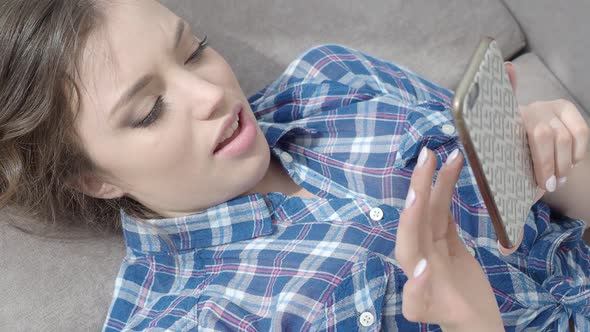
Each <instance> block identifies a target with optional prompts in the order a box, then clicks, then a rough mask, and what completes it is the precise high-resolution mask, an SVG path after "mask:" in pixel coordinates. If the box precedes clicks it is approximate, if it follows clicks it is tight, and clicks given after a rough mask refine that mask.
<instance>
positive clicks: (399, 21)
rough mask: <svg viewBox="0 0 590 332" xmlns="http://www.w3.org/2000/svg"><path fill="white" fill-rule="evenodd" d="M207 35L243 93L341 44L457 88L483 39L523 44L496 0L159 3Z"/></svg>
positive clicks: (513, 47)
mask: <svg viewBox="0 0 590 332" xmlns="http://www.w3.org/2000/svg"><path fill="white" fill-rule="evenodd" d="M162 2H163V3H165V4H167V5H169V7H170V8H172V9H174V10H175V11H176V12H178V13H180V14H181V15H182V16H183V17H184V18H186V19H187V20H188V21H189V22H192V23H194V29H195V33H201V34H202V33H206V34H207V35H208V36H209V38H210V41H211V46H212V47H214V48H215V49H217V50H218V51H220V53H221V54H222V55H223V56H225V57H226V59H227V60H228V62H229V63H230V64H232V65H233V68H234V71H235V72H236V76H237V77H238V79H239V81H240V83H241V85H242V88H243V89H244V91H245V92H246V94H251V93H253V92H255V91H257V90H258V89H260V88H262V87H263V86H264V85H265V84H266V83H268V82H269V81H270V80H271V79H272V78H274V77H276V76H277V75H279V74H280V73H281V71H282V70H283V69H284V67H285V66H286V65H287V64H288V63H289V62H290V61H291V60H292V59H293V58H294V57H295V56H296V55H297V54H298V53H300V52H303V51H304V50H306V49H308V48H310V47H312V46H315V45H316V44H323V43H335V44H342V45H346V46H349V47H352V48H356V49H359V50H363V51H365V52H367V53H369V54H372V55H375V56H377V57H381V58H384V59H387V60H391V61H394V62H396V63H397V64H399V65H402V66H405V67H407V68H410V69H412V70H413V71H415V72H417V73H420V74H422V75H424V76H426V77H428V78H429V79H430V80H432V81H434V82H436V83H439V84H441V85H443V86H445V87H447V88H455V86H456V85H457V83H458V82H459V80H460V77H461V75H462V74H463V71H464V70H465V66H466V65H467V63H468V61H469V58H470V56H471V54H472V53H473V51H474V49H475V47H476V46H477V44H478V42H479V40H480V38H481V36H483V35H489V36H492V37H495V38H496V39H497V40H498V42H499V45H500V47H501V49H502V52H503V55H504V56H505V57H506V58H509V57H511V56H512V55H514V54H515V53H516V52H517V51H519V50H520V49H522V48H523V47H524V45H525V40H524V36H523V34H522V33H521V31H520V28H519V26H518V24H517V23H516V21H515V20H514V19H513V17H512V16H511V14H510V13H509V12H508V11H507V10H506V8H505V7H504V5H503V4H502V3H501V2H500V1H490V0H449V1H430V0H415V1H404V0H375V1H368V2H364V1H357V0H323V1H315V0H298V1H292V0H249V1H241V0H215V1H191V0H163V1H162Z"/></svg>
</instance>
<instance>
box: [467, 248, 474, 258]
mask: <svg viewBox="0 0 590 332" xmlns="http://www.w3.org/2000/svg"><path fill="white" fill-rule="evenodd" d="M466 247H467V251H469V253H470V254H471V256H473V257H475V249H473V248H471V246H468V245H466Z"/></svg>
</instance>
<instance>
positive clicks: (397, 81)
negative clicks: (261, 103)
mask: <svg viewBox="0 0 590 332" xmlns="http://www.w3.org/2000/svg"><path fill="white" fill-rule="evenodd" d="M324 81H332V82H334V81H336V82H339V83H342V84H345V85H347V86H350V87H351V88H357V89H361V88H369V89H372V90H374V91H377V92H379V93H381V94H390V95H395V96H399V97H400V98H402V99H403V100H405V101H406V102H408V103H411V104H419V103H422V102H426V101H437V102H441V103H446V104H450V100H451V98H452V95H453V94H452V92H451V91H450V90H447V89H445V88H443V87H440V86H438V85H436V84H434V83H432V82H430V81H428V80H426V79H424V78H422V77H420V76H419V75H417V74H415V73H414V72H412V71H410V70H408V69H406V68H404V67H402V66H400V65H397V64H394V63H393V62H391V61H387V60H384V59H380V58H377V57H374V56H371V55H369V54H367V53H364V52H362V51H359V50H356V49H353V48H350V47H346V46H343V45H337V44H325V45H318V46H314V47H312V48H310V49H308V50H306V51H304V52H303V53H302V54H300V55H299V56H298V57H296V59H295V60H294V61H292V62H291V63H290V64H289V66H288V67H287V69H286V70H285V71H284V72H283V74H282V75H281V76H280V78H279V79H278V80H276V81H275V82H273V84H271V85H270V86H268V87H266V88H265V90H267V89H268V90H277V89H281V88H285V87H287V86H289V85H291V84H300V83H322V82H324ZM261 92H262V93H264V92H265V91H261Z"/></svg>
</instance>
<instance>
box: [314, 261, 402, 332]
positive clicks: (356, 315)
mask: <svg viewBox="0 0 590 332" xmlns="http://www.w3.org/2000/svg"><path fill="white" fill-rule="evenodd" d="M390 272H391V273H393V270H392V269H390V268H387V265H386V263H385V262H384V261H383V260H382V259H381V258H380V257H379V255H377V254H374V253H371V252H367V253H365V254H363V255H362V256H361V257H359V260H358V261H356V262H355V263H353V265H352V266H351V268H350V270H349V272H348V273H347V275H346V276H345V277H344V278H343V280H342V281H341V282H340V283H339V284H338V286H337V287H336V288H335V289H334V291H333V292H332V294H331V295H330V297H329V300H328V301H327V302H326V306H325V307H324V314H323V317H322V319H320V320H318V324H316V326H315V329H314V330H317V331H327V330H333V331H381V329H382V315H383V306H384V300H385V293H386V290H387V283H388V280H389V273H390Z"/></svg>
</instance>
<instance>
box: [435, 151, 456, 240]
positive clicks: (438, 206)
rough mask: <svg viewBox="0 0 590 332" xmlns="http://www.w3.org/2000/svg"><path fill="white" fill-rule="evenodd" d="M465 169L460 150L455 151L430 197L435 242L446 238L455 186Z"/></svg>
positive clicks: (448, 159) (442, 168)
mask: <svg viewBox="0 0 590 332" xmlns="http://www.w3.org/2000/svg"><path fill="white" fill-rule="evenodd" d="M462 168H463V156H462V155H461V153H460V151H459V149H455V150H454V151H453V152H451V154H449V156H448V157H447V160H446V161H445V164H444V165H443V166H442V167H441V169H440V171H439V173H438V177H437V179H436V184H435V185H434V189H433V191H432V196H431V197H430V206H431V211H432V217H433V220H432V224H433V225H432V236H433V238H434V240H435V241H436V240H438V239H441V238H444V237H445V235H446V233H447V222H446V221H447V220H446V218H445V216H447V214H448V213H449V207H450V205H451V200H452V198H453V192H454V191H455V185H456V184H457V180H458V179H459V175H460V174H461V169H462Z"/></svg>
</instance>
